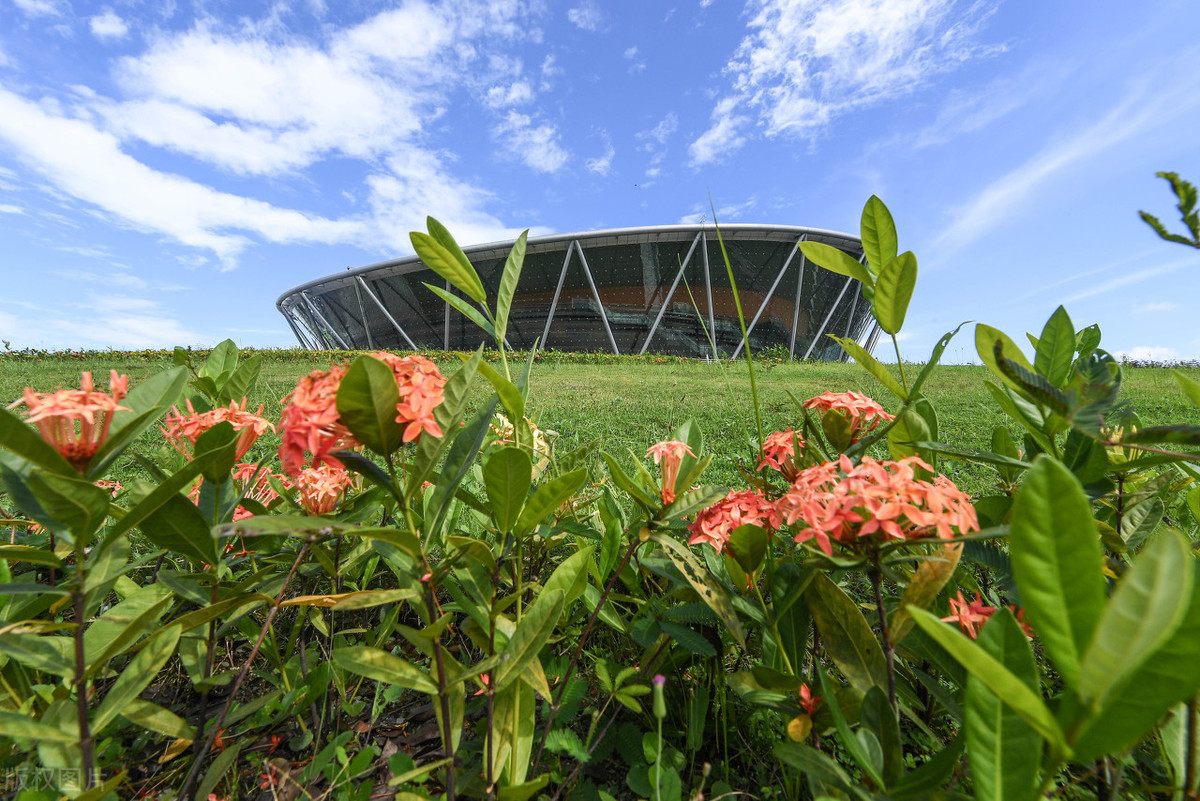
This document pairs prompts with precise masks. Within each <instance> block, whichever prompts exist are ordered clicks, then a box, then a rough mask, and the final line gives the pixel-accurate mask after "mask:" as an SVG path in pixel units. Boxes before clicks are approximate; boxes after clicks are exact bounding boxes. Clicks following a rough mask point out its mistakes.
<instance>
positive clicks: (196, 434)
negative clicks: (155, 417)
mask: <svg viewBox="0 0 1200 801" xmlns="http://www.w3.org/2000/svg"><path fill="white" fill-rule="evenodd" d="M187 410H188V413H187V414H182V413H181V412H180V411H179V407H177V406H172V407H171V411H169V412H168V413H167V416H166V417H165V418H163V427H162V429H161V430H162V432H163V436H165V437H166V438H167V441H168V442H170V443H171V446H172V447H174V448H175V450H177V451H179V452H180V453H181V454H183V458H185V459H187V460H188V461H191V459H192V447H193V446H194V445H195V444H196V440H197V439H199V438H200V435H201V434H203V433H204V432H205V431H208V430H209V429H210V428H212V427H213V426H215V425H217V424H218V423H229V424H231V425H232V426H233V430H234V431H237V432H238V440H237V458H238V459H241V458H242V457H243V456H245V455H246V453H247V451H249V450H250V448H251V447H253V445H254V443H255V442H256V441H257V440H258V438H259V437H261V436H262V435H263V433H264V432H265V431H267V430H268V429H270V430H271V431H274V430H275V426H274V425H272V424H271V423H270V422H268V421H267V420H266V419H265V418H263V417H262V410H263V407H262V406H261V405H260V406H259V407H258V411H257V412H248V411H246V399H245V398H242V402H241V403H240V404H239V403H238V402H237V401H230V402H229V406H227V407H226V406H219V407H217V408H216V409H213V410H211V411H207V412H197V411H196V409H195V408H194V407H193V406H192V401H191V400H190V399H189V400H188V401H187Z"/></svg>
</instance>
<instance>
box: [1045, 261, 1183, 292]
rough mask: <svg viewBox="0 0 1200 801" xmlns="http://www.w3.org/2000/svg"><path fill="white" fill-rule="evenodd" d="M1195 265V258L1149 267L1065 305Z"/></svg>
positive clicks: (1107, 282) (1126, 275)
mask: <svg viewBox="0 0 1200 801" xmlns="http://www.w3.org/2000/svg"><path fill="white" fill-rule="evenodd" d="M1195 263H1196V259H1195V258H1194V257H1193V258H1183V259H1177V260H1175V261H1173V262H1169V263H1167V264H1160V265H1158V266H1156V267H1147V268H1145V269H1143V270H1135V271H1134V272H1131V273H1126V274H1124V275H1121V276H1118V277H1117V278H1113V279H1111V280H1109V281H1105V282H1104V283H1102V284H1096V285H1095V286H1091V287H1088V288H1087V289H1084V290H1082V291H1080V292H1076V293H1075V294H1073V295H1069V296H1068V297H1067V298H1066V300H1064V301H1063V303H1074V302H1075V301H1077V300H1083V299H1084V298H1090V297H1094V296H1096V295H1103V294H1104V293H1106V292H1111V291H1113V290H1114V289H1120V288H1121V287H1123V286H1129V285H1130V284H1138V283H1141V282H1142V281H1145V280H1147V279H1150V278H1154V277H1155V276H1159V275H1164V274H1165V273H1173V272H1175V271H1176V270H1179V269H1182V268H1183V267H1188V266H1194V265H1195Z"/></svg>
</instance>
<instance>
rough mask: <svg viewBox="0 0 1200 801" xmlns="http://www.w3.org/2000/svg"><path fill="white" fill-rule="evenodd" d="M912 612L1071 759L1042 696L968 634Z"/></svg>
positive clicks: (925, 629) (924, 627)
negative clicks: (970, 638)
mask: <svg viewBox="0 0 1200 801" xmlns="http://www.w3.org/2000/svg"><path fill="white" fill-rule="evenodd" d="M910 611H911V613H912V616H913V619H914V620H915V621H916V624H917V626H918V627H919V628H920V629H921V630H922V631H923V632H925V634H927V635H928V636H929V637H930V638H931V639H932V640H933V641H934V642H936V643H937V644H938V645H940V646H942V648H944V649H945V650H946V651H947V652H949V654H950V656H952V657H954V659H955V660H956V661H957V662H958V663H959V664H960V665H962V666H963V667H964V668H966V669H967V671H968V672H969V673H970V674H971V676H972V677H978V678H979V680H980V681H981V682H982V683H983V684H984V686H986V687H987V688H988V689H989V690H991V691H992V692H993V693H995V694H996V696H997V697H999V698H1000V699H1001V700H1002V701H1003V702H1004V703H1005V704H1006V705H1007V706H1008V707H1009V708H1010V709H1012V710H1013V711H1014V712H1016V713H1017V714H1018V715H1020V716H1021V718H1022V719H1023V720H1025V721H1026V722H1027V723H1029V725H1030V726H1032V727H1033V728H1034V730H1035V731H1037V732H1038V733H1040V734H1041V735H1042V737H1043V738H1045V739H1046V740H1047V741H1048V742H1049V743H1050V745H1051V747H1052V748H1054V749H1055V751H1056V752H1057V753H1058V754H1060V755H1062V756H1069V755H1070V754H1069V749H1067V746H1066V740H1065V738H1064V737H1063V732H1062V729H1061V728H1059V725H1058V722H1057V721H1056V720H1055V719H1054V715H1052V714H1051V713H1050V710H1049V709H1048V708H1047V707H1046V704H1045V702H1044V701H1043V700H1042V698H1041V695H1040V694H1039V693H1038V692H1036V691H1035V690H1032V689H1030V688H1029V686H1028V685H1026V684H1025V682H1024V681H1022V680H1021V679H1020V678H1018V677H1017V676H1015V675H1014V674H1013V672H1012V671H1011V670H1009V669H1008V668H1007V667H1005V666H1004V664H1003V663H1001V662H999V661H998V660H997V659H996V658H995V657H994V656H992V655H991V654H989V653H988V652H987V651H985V650H983V649H982V648H980V647H979V646H978V645H976V644H975V643H974V642H973V641H971V640H969V639H967V637H966V635H965V634H962V633H961V632H959V631H958V630H957V629H953V628H951V627H950V626H949V625H947V624H945V623H943V622H942V621H940V620H938V619H937V618H936V617H935V616H933V615H932V614H930V613H929V612H926V611H925V610H924V609H913V610H910Z"/></svg>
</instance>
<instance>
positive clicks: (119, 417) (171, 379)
mask: <svg viewBox="0 0 1200 801" xmlns="http://www.w3.org/2000/svg"><path fill="white" fill-rule="evenodd" d="M187 377H188V372H187V368H185V367H174V368H172V369H170V370H164V371H163V372H161V373H156V374H155V375H152V376H150V377H149V378H147V379H145V380H144V381H139V382H137V383H136V384H134V385H133V388H132V389H130V390H129V394H128V395H126V396H125V397H124V398H121V405H122V406H124V407H125V408H126V409H128V410H129V411H119V412H116V413H114V414H113V418H112V420H113V422H112V426H111V427H110V428H109V430H108V436H109V438H112V437H113V436H115V435H116V434H117V433H118V432H120V431H121V430H122V429H124V428H125V427H126V426H128V425H131V424H132V423H133V421H135V420H137V419H138V418H139V417H141V416H142V415H143V414H145V413H146V412H149V411H152V410H154V409H158V410H161V411H166V410H167V409H169V408H170V407H171V406H174V405H175V404H176V403H178V402H179V398H180V396H181V395H182V394H183V390H184V387H186V386H187Z"/></svg>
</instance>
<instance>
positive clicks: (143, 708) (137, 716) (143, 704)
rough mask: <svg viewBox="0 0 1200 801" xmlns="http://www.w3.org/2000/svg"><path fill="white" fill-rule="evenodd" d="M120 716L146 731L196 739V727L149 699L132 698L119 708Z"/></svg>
mask: <svg viewBox="0 0 1200 801" xmlns="http://www.w3.org/2000/svg"><path fill="white" fill-rule="evenodd" d="M121 717H123V718H125V719H126V720H128V721H129V722H130V723H132V724H134V725H135V726H141V727H142V728H143V729H146V730H147V731H152V732H157V733H159V734H164V735H166V736H167V737H176V738H178V739H181V740H194V739H196V729H195V727H193V726H189V725H188V724H187V721H185V720H184V719H183V718H181V717H179V716H178V715H176V714H175V713H174V712H172V711H171V710H169V709H165V708H163V707H161V706H159V705H158V704H155V703H151V702H150V701H143V700H142V699H141V698H134V699H132V700H130V701H129V702H128V703H126V704H125V706H124V707H122V709H121Z"/></svg>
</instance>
